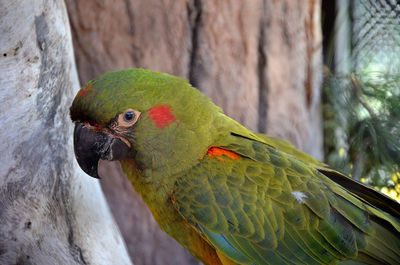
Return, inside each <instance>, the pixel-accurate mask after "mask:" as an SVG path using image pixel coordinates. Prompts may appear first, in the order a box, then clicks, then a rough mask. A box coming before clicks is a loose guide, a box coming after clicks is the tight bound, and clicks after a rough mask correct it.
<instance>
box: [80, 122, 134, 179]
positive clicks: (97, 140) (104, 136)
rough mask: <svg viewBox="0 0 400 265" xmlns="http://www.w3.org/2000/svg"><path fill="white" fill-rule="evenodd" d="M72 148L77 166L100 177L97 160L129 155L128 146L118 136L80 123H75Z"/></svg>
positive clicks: (91, 174)
mask: <svg viewBox="0 0 400 265" xmlns="http://www.w3.org/2000/svg"><path fill="white" fill-rule="evenodd" d="M74 150H75V156H76V160H77V161H78V164H79V166H80V167H81V168H82V170H83V171H85V173H86V174H88V175H89V176H92V177H94V178H100V177H99V175H98V172H97V166H98V163H99V160H100V159H102V160H120V159H124V158H128V157H131V155H130V154H131V152H130V148H129V146H128V145H126V144H125V143H124V142H123V141H121V140H120V139H119V138H115V137H113V136H112V135H110V134H108V133H105V132H101V131H96V130H92V129H90V128H88V127H86V126H85V125H83V124H82V123H79V122H77V123H75V130H74Z"/></svg>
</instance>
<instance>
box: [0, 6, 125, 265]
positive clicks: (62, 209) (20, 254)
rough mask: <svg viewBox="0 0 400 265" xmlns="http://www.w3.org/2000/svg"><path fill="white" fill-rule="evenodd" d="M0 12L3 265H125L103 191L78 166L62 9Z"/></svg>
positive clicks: (70, 58) (72, 77)
mask: <svg viewBox="0 0 400 265" xmlns="http://www.w3.org/2000/svg"><path fill="white" fill-rule="evenodd" d="M0 6H1V8H0V36H1V38H0V52H1V53H0V54H1V57H0V127H1V130H0V139H1V141H0V154H1V155H0V164H1V166H0V264H40V265H53V264H99V265H106V264H107V265H108V264H121V265H123V264H126V265H129V264H131V262H130V259H129V255H128V253H127V251H126V248H125V246H124V243H123V239H122V237H121V234H120V232H119V230H118V227H117V226H116V224H115V222H114V220H113V218H112V215H111V212H110V210H109V208H108V206H107V204H106V200H105V198H104V195H103V193H102V191H101V188H100V185H99V183H98V182H97V181H95V180H92V179H90V178H88V177H87V176H86V175H85V174H84V173H83V172H82V171H81V170H80V168H79V166H78V164H77V163H76V161H75V158H74V151H73V147H72V134H73V125H72V122H71V120H70V118H69V106H70V104H71V101H72V98H73V96H74V94H75V93H76V92H77V91H78V89H79V82H78V76H77V71H76V68H75V63H74V55H73V50H72V40H71V34H70V29H69V21H68V17H67V12H66V8H65V4H64V2H63V1H61V0H54V1H52V0H13V1H7V0H1V1H0ZM99 231H101V233H99Z"/></svg>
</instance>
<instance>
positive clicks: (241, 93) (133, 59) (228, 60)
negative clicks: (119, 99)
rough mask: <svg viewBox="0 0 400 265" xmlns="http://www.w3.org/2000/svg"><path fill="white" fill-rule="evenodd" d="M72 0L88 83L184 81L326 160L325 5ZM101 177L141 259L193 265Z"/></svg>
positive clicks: (140, 208)
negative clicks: (108, 79) (134, 78)
mask: <svg viewBox="0 0 400 265" xmlns="http://www.w3.org/2000/svg"><path fill="white" fill-rule="evenodd" d="M66 2H67V7H68V12H69V15H70V19H71V26H72V32H73V39H74V47H75V51H76V61H77V65H78V69H79V75H80V80H81V84H84V83H86V82H87V81H88V80H90V79H92V78H95V77H96V76H98V75H100V74H102V73H104V72H106V71H110V70H116V69H121V68H129V67H143V68H149V69H151V70H156V71H160V72H166V73H170V74H173V75H178V76H181V77H184V78H187V79H188V80H189V81H190V82H191V83H192V84H193V85H195V86H196V87H197V88H198V89H200V90H201V91H203V92H204V93H205V94H207V95H208V96H210V97H211V98H212V99H213V101H214V102H215V103H216V104H217V105H219V106H221V107H222V108H223V110H224V111H225V113H226V114H228V115H229V116H231V117H233V118H234V119H236V120H238V121H239V122H241V123H242V124H244V125H246V126H247V127H248V128H250V129H252V130H255V131H260V132H267V133H269V134H270V135H273V136H279V137H282V138H286V139H288V140H289V141H291V142H292V143H293V144H295V145H296V146H297V147H299V148H300V149H303V150H305V151H306V152H308V153H311V154H312V155H314V156H316V157H317V158H320V159H321V158H322V128H321V118H320V110H319V107H320V96H319V95H320V84H321V76H322V74H321V63H322V51H321V48H322V47H321V46H322V45H321V43H322V38H321V30H320V24H319V23H320V0H310V1H302V0H284V1H278V0H275V1H274V0H252V1H246V0H241V1H238V0H236V1H233V0H230V1H228V0H225V1H219V0H208V1H201V0H164V1H159V0H123V1H122V0H121V1H103V0H97V1H84V0H76V1H72V0H66ZM101 173H102V174H103V176H104V177H103V179H102V180H101V184H102V188H103V190H104V192H105V194H106V197H107V200H108V202H109V204H110V206H111V210H112V212H113V214H114V216H115V218H116V220H117V223H118V224H119V226H120V229H121V231H122V234H123V235H124V238H125V240H126V243H127V246H128V249H129V251H130V253H131V255H132V254H133V260H134V261H135V262H137V263H138V264H189V263H190V259H191V258H190V257H189V256H188V254H186V253H185V252H184V251H183V250H182V249H181V248H180V247H179V246H177V244H176V243H175V242H174V241H173V240H172V239H170V238H168V237H167V236H166V235H165V234H163V233H161V232H160V231H159V229H158V228H157V227H156V224H155V222H154V220H153V219H152V217H151V214H150V212H149V211H148V209H147V208H146V207H145V206H144V204H143V202H142V201H141V199H140V198H139V197H138V196H137V195H136V194H135V193H134V192H133V189H132V188H131V186H130V184H129V182H128V181H127V179H126V177H125V176H123V174H122V173H121V171H120V169H119V167H118V165H115V164H112V163H103V170H102V172H101ZM192 264H195V262H194V261H193V263H192Z"/></svg>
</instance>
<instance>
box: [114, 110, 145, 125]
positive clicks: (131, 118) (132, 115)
mask: <svg viewBox="0 0 400 265" xmlns="http://www.w3.org/2000/svg"><path fill="white" fill-rule="evenodd" d="M139 116H140V111H137V110H134V109H127V110H126V111H125V112H123V113H121V114H120V115H119V116H118V124H119V125H120V126H123V127H129V126H132V125H133V124H135V123H136V122H137V120H138V118H139Z"/></svg>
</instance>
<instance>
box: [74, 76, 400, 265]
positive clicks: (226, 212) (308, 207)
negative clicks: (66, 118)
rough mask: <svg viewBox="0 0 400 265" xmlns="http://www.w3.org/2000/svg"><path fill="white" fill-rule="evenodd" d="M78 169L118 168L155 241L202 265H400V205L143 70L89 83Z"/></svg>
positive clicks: (170, 79)
mask: <svg viewBox="0 0 400 265" xmlns="http://www.w3.org/2000/svg"><path fill="white" fill-rule="evenodd" d="M70 111H71V112H70V113H71V119H72V120H73V121H74V122H75V131H74V149H75V155H76V158H77V161H78V163H79V165H80V167H81V168H82V169H83V170H84V171H85V172H86V173H87V174H89V175H90V176H92V177H98V173H97V166H98V161H99V160H100V159H103V160H119V161H120V162H121V165H122V169H123V171H124V172H125V174H126V175H127V177H128V178H129V180H130V182H131V183H132V185H133V187H134V188H135V190H136V191H137V192H138V193H139V194H141V196H142V197H143V200H144V201H145V203H146V204H147V206H148V207H149V209H150V210H151V212H152V214H153V216H154V218H155V220H156V221H157V223H158V224H159V226H160V227H161V229H162V230H164V231H165V232H166V233H167V234H168V235H170V236H171V237H173V238H175V240H177V241H178V242H179V243H180V244H181V245H183V246H184V247H185V248H186V249H188V250H189V251H190V252H191V253H192V255H193V256H195V257H196V258H198V259H199V260H200V261H201V262H203V263H204V264H210V265H211V264H213V265H214V264H220V265H221V264H223V265H232V264H246V265H247V264H248V265H250V264H307V265H310V264H400V206H399V204H398V203H397V202H395V201H393V200H391V199H390V198H388V197H386V196H385V195H382V194H381V193H379V192H376V191H375V190H373V189H371V188H368V187H366V186H364V185H363V184H361V183H358V182H355V181H353V180H352V179H350V178H348V177H346V176H344V175H342V174H340V173H339V172H337V171H335V170H332V169H330V168H329V167H328V166H327V165H325V164H324V163H321V162H319V161H317V160H316V159H314V158H312V157H311V156H308V155H307V154H305V153H303V152H301V151H299V150H297V149H296V148H295V147H294V146H292V145H291V144H289V143H288V142H286V141H284V140H281V139H277V138H273V137H269V136H267V135H264V134H257V133H254V132H252V131H250V130H248V129H246V128H245V127H244V126H242V125H240V124H239V123H238V122H236V121H234V120H232V119H231V118H229V117H227V116H226V115H224V114H223V113H222V111H221V109H220V108H219V107H217V106H216V105H214V104H213V103H212V102H211V100H210V99H209V98H208V97H206V96H204V95H203V94H201V93H200V92H199V91H198V90H197V89H195V88H194V87H192V86H191V85H190V84H189V83H188V82H187V81H186V80H184V79H181V78H178V77H174V76H170V75H167V74H162V73H157V72H153V71H149V70H145V69H127V70H120V71H115V72H109V73H106V74H104V75H101V76H100V77H98V78H97V79H95V80H92V81H90V82H89V83H88V84H87V85H86V86H85V87H83V88H82V89H81V90H80V91H79V92H78V94H77V95H76V97H75V99H74V101H73V104H72V106H71V109H70Z"/></svg>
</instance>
